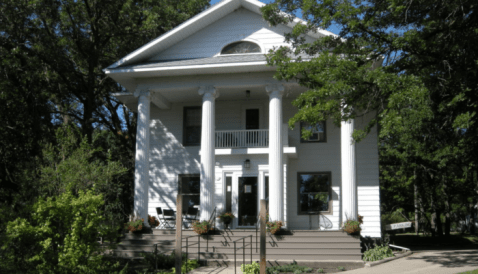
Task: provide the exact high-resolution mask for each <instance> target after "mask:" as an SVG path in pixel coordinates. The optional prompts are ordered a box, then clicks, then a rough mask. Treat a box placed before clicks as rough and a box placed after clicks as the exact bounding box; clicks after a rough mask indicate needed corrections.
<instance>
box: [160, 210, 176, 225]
mask: <svg viewBox="0 0 478 274" xmlns="http://www.w3.org/2000/svg"><path fill="white" fill-rule="evenodd" d="M156 214H157V215H158V220H159V222H160V225H159V228H165V227H169V228H171V227H174V225H176V216H174V211H173V210H171V209H165V210H164V211H163V210H162V209H161V207H157V208H156ZM171 222H173V226H171Z"/></svg>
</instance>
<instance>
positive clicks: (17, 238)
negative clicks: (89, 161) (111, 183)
mask: <svg viewBox="0 0 478 274" xmlns="http://www.w3.org/2000/svg"><path fill="white" fill-rule="evenodd" d="M103 203H104V202H103V197H102V195H95V194H94V193H93V191H91V190H89V191H85V192H84V191H82V190H80V191H79V192H78V195H74V194H73V193H72V192H71V191H67V192H64V193H62V194H60V195H59V196H58V197H55V198H52V197H49V198H46V199H40V200H39V201H38V202H37V203H35V205H34V206H33V208H32V213H31V216H30V218H29V219H30V220H26V219H23V218H18V219H16V220H15V221H13V222H9V223H8V225H7V231H6V242H5V244H4V245H3V246H2V249H3V250H7V252H6V254H5V255H6V256H5V257H4V260H2V264H5V265H7V264H17V271H20V272H22V273H29V272H32V273H33V272H35V273H65V272H68V273H90V272H89V271H91V270H94V271H97V272H101V271H105V270H108V268H107V265H105V264H104V262H103V261H102V255H100V254H101V248H100V246H99V243H98V242H97V238H98V236H99V235H102V234H108V231H107V228H106V227H105V226H102V221H103V217H102V216H101V213H100V212H99V210H98V209H99V208H101V206H102V205H103Z"/></svg>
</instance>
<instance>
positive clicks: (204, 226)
mask: <svg viewBox="0 0 478 274" xmlns="http://www.w3.org/2000/svg"><path fill="white" fill-rule="evenodd" d="M192 227H193V230H194V232H196V233H197V234H199V235H204V234H207V233H208V232H209V230H212V225H211V223H210V222H209V221H196V222H194V223H193V224H192Z"/></svg>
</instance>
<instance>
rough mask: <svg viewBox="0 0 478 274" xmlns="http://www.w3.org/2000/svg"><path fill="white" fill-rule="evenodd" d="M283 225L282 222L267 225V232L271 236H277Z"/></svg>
mask: <svg viewBox="0 0 478 274" xmlns="http://www.w3.org/2000/svg"><path fill="white" fill-rule="evenodd" d="M283 225H284V224H283V223H282V221H272V222H267V223H266V226H267V231H269V232H270V233H271V234H276V233H277V232H279V231H280V228H281V227H282V226H283Z"/></svg>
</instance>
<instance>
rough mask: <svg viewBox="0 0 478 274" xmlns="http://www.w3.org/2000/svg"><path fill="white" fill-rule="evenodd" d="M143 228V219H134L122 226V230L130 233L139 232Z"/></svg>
mask: <svg viewBox="0 0 478 274" xmlns="http://www.w3.org/2000/svg"><path fill="white" fill-rule="evenodd" d="M143 227H144V219H143V218H141V219H139V218H135V219H134V220H131V221H129V222H127V223H125V224H124V228H125V229H127V230H129V231H130V232H141V231H142V230H143Z"/></svg>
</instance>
